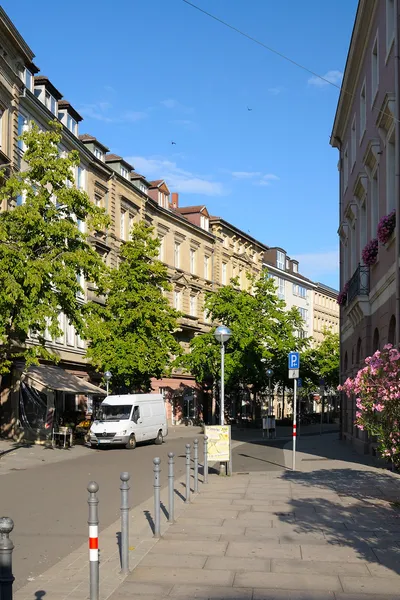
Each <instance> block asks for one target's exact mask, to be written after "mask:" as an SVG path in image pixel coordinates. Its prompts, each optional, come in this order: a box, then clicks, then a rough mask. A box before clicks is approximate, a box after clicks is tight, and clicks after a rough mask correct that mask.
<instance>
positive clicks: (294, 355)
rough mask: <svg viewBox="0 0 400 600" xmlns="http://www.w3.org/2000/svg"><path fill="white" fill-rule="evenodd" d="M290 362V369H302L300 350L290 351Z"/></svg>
mask: <svg viewBox="0 0 400 600" xmlns="http://www.w3.org/2000/svg"><path fill="white" fill-rule="evenodd" d="M288 364H289V370H290V369H300V352H289V356H288Z"/></svg>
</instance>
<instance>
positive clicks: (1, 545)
mask: <svg viewBox="0 0 400 600" xmlns="http://www.w3.org/2000/svg"><path fill="white" fill-rule="evenodd" d="M207 451H208V440H207V437H205V438H204V465H203V466H204V472H203V484H206V483H208V459H207ZM185 459H186V460H185V466H186V495H185V502H186V503H188V502H190V482H191V446H190V444H186V453H185ZM174 463H175V456H174V453H173V452H169V454H168V522H169V523H173V522H174V497H175V496H174V494H175V489H174V488H175V474H174ZM193 464H194V468H193V475H194V484H193V490H194V493H195V494H197V493H198V491H199V441H198V440H197V439H195V440H194V443H193ZM153 472H154V537H157V538H158V537H160V525H161V498H160V491H161V483H160V472H161V459H160V458H155V459H154V460H153ZM129 479H130V476H129V473H126V472H124V473H121V475H120V480H121V485H120V491H121V506H120V509H121V533H120V554H121V573H122V574H127V573H129V510H130V505H129V490H130V486H129ZM87 491H88V492H89V498H88V506H89V518H88V525H89V574H90V583H89V586H90V600H99V511H98V507H99V498H98V495H97V492H98V491H99V485H98V484H97V483H96V482H95V481H91V482H90V483H89V484H88V486H87ZM13 528H14V523H13V521H12V520H11V519H10V518H8V517H2V518H0V600H12V597H13V582H14V576H13V573H12V553H13V549H14V544H13V543H12V541H11V539H10V533H11V531H12V530H13Z"/></svg>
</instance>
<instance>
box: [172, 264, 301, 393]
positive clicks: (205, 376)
mask: <svg viewBox="0 0 400 600" xmlns="http://www.w3.org/2000/svg"><path fill="white" fill-rule="evenodd" d="M249 280H250V286H251V292H250V291H245V290H240V289H238V287H237V286H238V282H237V280H232V281H231V284H230V285H227V286H224V287H221V288H220V289H219V290H217V291H216V292H210V293H209V294H207V296H206V300H205V307H206V310H207V311H208V313H209V315H210V316H211V318H212V321H213V322H216V323H221V324H223V325H226V326H227V327H229V328H230V329H231V330H232V337H231V339H230V340H229V343H228V344H227V348H226V360H225V383H226V386H227V391H229V389H235V388H238V387H241V386H242V387H243V386H246V387H249V386H251V389H252V391H253V392H254V393H257V392H259V391H260V390H262V389H264V388H266V387H267V385H268V378H267V376H266V369H267V368H268V367H272V368H273V369H274V370H275V371H278V370H279V369H281V365H280V362H281V357H282V356H285V368H286V371H287V352H288V351H289V350H293V349H297V348H299V347H300V346H303V344H304V342H303V340H299V338H297V337H296V335H295V330H297V329H299V328H300V327H301V322H302V321H301V318H300V315H299V313H298V311H296V310H290V311H286V310H285V303H284V302H283V301H282V300H280V299H279V298H278V296H277V294H276V288H275V284H274V281H273V279H272V278H269V277H268V274H267V273H266V272H263V273H262V274H261V275H260V276H259V277H258V278H255V277H250V276H249ZM214 331H215V328H214V329H212V331H210V332H209V333H206V334H203V335H201V336H197V337H195V338H194V339H193V340H192V342H191V348H190V353H189V354H188V355H187V356H184V357H183V361H184V364H185V366H186V367H187V368H188V369H189V370H190V371H191V373H192V374H193V375H194V376H195V378H196V381H197V382H198V383H204V382H207V383H208V384H209V383H210V382H212V381H215V379H218V377H219V369H220V358H219V356H220V354H219V352H220V351H219V345H218V343H217V342H216V340H215V339H214ZM262 359H266V362H265V363H264V362H263V361H262Z"/></svg>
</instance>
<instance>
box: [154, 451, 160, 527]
mask: <svg viewBox="0 0 400 600" xmlns="http://www.w3.org/2000/svg"><path fill="white" fill-rule="evenodd" d="M160 463H161V459H160V458H158V457H157V458H155V459H154V460H153V464H154V469H153V471H154V537H157V538H158V537H160V487H161V486H160Z"/></svg>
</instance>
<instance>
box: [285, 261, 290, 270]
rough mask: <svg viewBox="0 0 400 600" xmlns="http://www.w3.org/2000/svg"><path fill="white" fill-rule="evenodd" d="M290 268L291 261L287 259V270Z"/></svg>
mask: <svg viewBox="0 0 400 600" xmlns="http://www.w3.org/2000/svg"><path fill="white" fill-rule="evenodd" d="M289 269H290V262H289V259H286V270H287V271H289Z"/></svg>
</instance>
